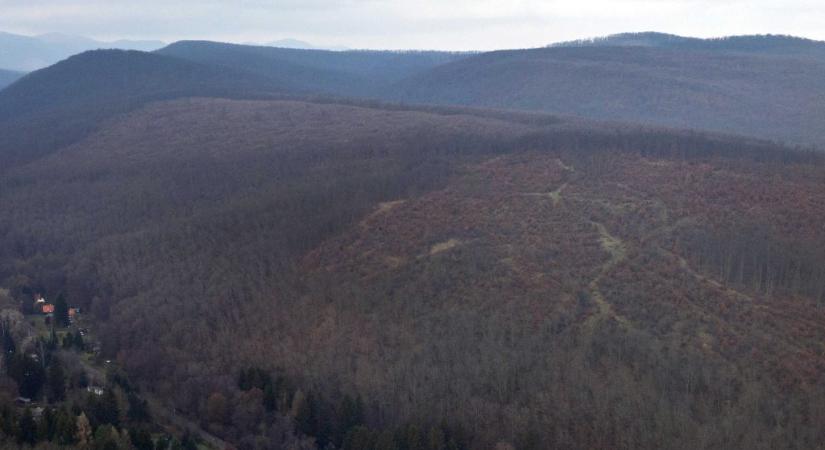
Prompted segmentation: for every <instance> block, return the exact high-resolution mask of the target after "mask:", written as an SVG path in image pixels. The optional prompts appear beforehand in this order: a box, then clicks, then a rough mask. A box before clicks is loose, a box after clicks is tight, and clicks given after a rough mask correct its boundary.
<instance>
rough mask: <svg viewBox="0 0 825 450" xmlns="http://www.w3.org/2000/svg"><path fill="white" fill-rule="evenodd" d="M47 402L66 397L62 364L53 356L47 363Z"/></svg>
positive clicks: (57, 400)
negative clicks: (49, 362)
mask: <svg viewBox="0 0 825 450" xmlns="http://www.w3.org/2000/svg"><path fill="white" fill-rule="evenodd" d="M47 395H48V399H49V402H59V401H62V400H63V399H64V398H66V379H65V376H64V375H63V365H62V364H61V363H60V360H59V359H58V358H57V357H53V358H52V361H51V364H49V374H48V393H47Z"/></svg>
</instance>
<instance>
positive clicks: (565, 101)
mask: <svg viewBox="0 0 825 450" xmlns="http://www.w3.org/2000/svg"><path fill="white" fill-rule="evenodd" d="M822 73H825V60H821V59H815V58H803V57H793V56H784V55H775V56H768V55H764V54H754V55H748V54H742V53H737V52H720V51H697V50H693V49H690V48H688V49H682V48H654V47H624V46H610V45H606V46H573V47H553V48H542V49H532V50H508V51H499V52H490V53H484V54H481V55H476V56H472V57H469V58H465V59H462V60H460V61H456V62H452V63H448V64H444V65H441V66H438V67H435V68H433V69H432V70H430V71H429V72H427V73H425V74H421V75H418V76H414V77H412V78H410V79H408V80H406V81H403V82H401V83H399V84H398V85H397V86H396V89H395V91H394V92H393V93H391V94H390V96H391V97H393V98H396V99H397V100H401V101H406V102H424V103H439V104H462V105H472V106H485V107H495V108H510V109H527V110H536V111H546V112H551V113H565V114H573V115H581V116H584V117H590V118H596V119H609V120H623V121H637V122H645V123H651V124H660V125H668V126H676V127H683V128H695V129H705V130H716V131H724V132H731V133H738V134H744V135H751V136H756V137H762V138H767V139H775V140H782V141H787V142H791V143H798V144H805V145H812V144H813V145H819V146H822V145H823V144H825V133H823V129H822V127H821V126H820V124H821V123H823V121H825V102H823V101H822V99H823V95H825V81H824V80H825V79H823V77H822V76H821V74H822Z"/></svg>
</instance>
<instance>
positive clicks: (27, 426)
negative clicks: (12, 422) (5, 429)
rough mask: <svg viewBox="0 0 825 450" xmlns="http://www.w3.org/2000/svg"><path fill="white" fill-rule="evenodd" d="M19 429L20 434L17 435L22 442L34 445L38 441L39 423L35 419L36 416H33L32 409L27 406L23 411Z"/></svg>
mask: <svg viewBox="0 0 825 450" xmlns="http://www.w3.org/2000/svg"><path fill="white" fill-rule="evenodd" d="M18 430H19V431H18V433H19V434H18V435H17V437H18V439H19V440H20V442H25V443H27V444H30V445H34V443H35V442H36V441H37V423H36V422H35V421H34V417H32V411H31V409H29V408H26V409H25V410H24V411H23V415H22V416H20V422H19V428H18Z"/></svg>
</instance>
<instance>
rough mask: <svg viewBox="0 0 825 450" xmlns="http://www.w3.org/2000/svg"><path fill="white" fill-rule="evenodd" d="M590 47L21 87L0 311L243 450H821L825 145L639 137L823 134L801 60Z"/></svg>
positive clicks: (215, 51) (77, 73) (283, 60)
mask: <svg viewBox="0 0 825 450" xmlns="http://www.w3.org/2000/svg"><path fill="white" fill-rule="evenodd" d="M610 39H612V41H611V45H595V46H592V45H585V44H583V43H582V44H581V45H569V46H566V47H557V48H543V49H534V50H513V51H503V52H491V53H485V54H473V55H470V54H446V53H431V52H420V53H415V52H413V53H392V52H324V51H311V50H294V49H277V48H265V47H248V46H237V45H229V44H216V43H208V42H181V43H177V44H173V45H171V46H169V47H167V48H164V49H162V50H160V51H158V52H156V53H143V52H134V51H111V50H109V51H93V52H86V53H82V54H80V55H77V56H74V57H71V58H69V59H67V60H65V61H62V62H60V63H58V64H55V65H54V66H51V67H49V68H46V69H43V70H39V71H35V72H33V73H30V74H28V75H26V76H24V77H23V78H21V79H20V80H19V81H17V82H16V83H14V84H13V85H11V86H10V87H8V88H7V89H4V90H2V91H0V136H3V139H0V212H2V213H0V292H1V293H2V294H3V298H4V299H5V300H4V301H5V302H6V303H9V304H15V303H22V302H30V301H31V296H32V294H34V293H40V294H45V295H46V296H47V297H49V298H53V297H57V296H58V294H63V295H65V298H67V299H68V300H67V302H68V303H67V304H71V305H72V306H76V307H80V308H81V310H82V311H83V313H82V314H83V316H84V318H87V319H86V320H89V323H90V324H91V325H90V327H92V328H93V329H94V334H95V336H97V337H99V340H100V343H101V348H100V351H101V355H100V358H101V359H102V360H103V361H106V360H107V359H108V360H111V361H113V362H112V365H113V366H116V367H118V368H119V369H122V370H124V371H125V373H127V374H128V376H129V379H130V380H133V382H134V383H136V386H137V387H139V388H140V390H141V391H142V393H143V394H145V395H146V396H147V397H151V398H157V399H162V401H163V402H165V403H166V405H165V407H166V408H165V409H164V410H166V409H168V411H171V414H169V415H170V416H171V417H172V418H173V419H175V418H182V420H184V421H187V420H186V419H189V421H191V422H194V423H196V426H197V427H199V428H201V429H203V430H205V433H208V435H209V436H214V437H215V440H216V441H218V442H222V441H226V442H229V443H230V444H231V445H234V446H237V447H238V448H242V449H258V448H272V447H275V448H279V447H288V448H306V449H311V448H330V445H332V446H334V447H335V448H342V449H353V450H354V449H361V448H365V449H366V448H368V449H377V448H381V449H390V450H391V449H405V450H410V449H423V448H432V449H450V450H453V449H456V450H459V449H460V450H465V449H489V448H499V449H508V448H518V449H540V448H583V449H584V448H587V449H616V448H639V449H661V448H677V449H678V448H683V449H718V448H743V449H745V448H747V449H785V448H787V449H809V448H816V446H817V445H820V443H821V442H823V441H825V431H823V428H822V427H821V424H822V423H823V422H825V409H823V407H822V405H825V389H824V388H823V386H825V356H823V355H825V347H823V342H825V325H823V324H825V312H823V311H825V309H823V308H822V307H823V305H825V272H823V270H824V269H823V268H824V267H825V247H823V243H825V228H823V224H824V223H825V191H823V189H822V186H823V185H825V157H823V156H822V154H821V153H818V152H814V151H810V152H808V151H801V150H799V149H792V148H789V147H784V146H782V145H781V144H777V143H772V142H769V141H763V140H758V139H755V138H749V137H738V136H733V135H729V134H715V133H712V132H708V131H695V130H679V129H675V128H664V127H660V126H659V125H654V124H665V125H672V126H678V127H684V128H694V129H695V128H700V129H705V130H720V131H725V132H733V133H741V134H746V135H751V136H761V137H767V138H773V139H784V140H788V141H792V142H800V143H822V142H825V135H823V134H822V133H823V130H822V127H821V126H820V125H821V123H823V118H825V102H823V101H822V95H823V93H825V80H823V79H822V77H821V76H820V74H821V73H822V69H823V65H825V63H822V62H819V61H817V59H816V58H813V57H810V56H806V57H789V56H774V55H770V54H768V53H770V51H767V50H764V48H765V46H764V45H762V44H764V42H762V44H760V45H762V47H760V48H761V50H758V51H756V50H755V51H754V52H750V53H748V52H744V51H736V52H732V51H728V50H726V49H725V50H721V49H710V48H703V49H696V48H693V47H691V46H694V47H695V46H696V45H699V44H700V43H697V42H693V41H684V42H683V41H681V40H680V39H681V38H673V37H669V36H659V35H642V36H638V35H636V36H625V37H613V38H610ZM633 39H636V40H639V39H642V40H643V41H644V42H642V43H641V44H642V45H636V44H633V41H632V40H633ZM771 39H773V38H771ZM669 41H674V42H676V43H678V42H683V44H678V45H681V46H686V48H681V47H680V48H676V47H678V45H676V44H672V45H671V44H668V42H669ZM770 42H778V41H775V40H771V41H770ZM792 43H793V44H794V45H803V44H804V43H800V42H797V41H793V42H792ZM688 44H690V45H688ZM729 44H730V42H727V43H725V45H729ZM702 45H709V44H706V43H705V44H702ZM736 45H737V46H739V48H740V49H741V46H742V45H744V44H741V43H737V44H736ZM804 45H807V44H804ZM804 45H803V46H804ZM725 48H727V47H725ZM771 48H773V47H771ZM763 50H764V51H763ZM321 96H324V97H321ZM341 96H353V97H359V96H363V97H369V98H368V99H364V98H348V99H342V98H340V97H341ZM375 98H378V99H383V100H388V99H390V100H400V101H403V102H408V103H401V104H382V103H379V102H378V101H376V100H375ZM410 103H416V104H419V105H417V106H410ZM430 104H436V105H441V106H433V105H430ZM448 105H449V106H448ZM468 105H469V106H468ZM478 107H489V108H491V109H481V108H478ZM502 108H511V109H522V110H526V111H506V110H502ZM546 111H552V112H558V113H560V114H559V115H551V114H547V113H546ZM561 114H565V115H561ZM567 114H576V115H580V116H584V117H585V118H575V117H571V116H568V115H567ZM592 118H598V119H610V120H612V121H611V122H599V121H595V120H593V119H592ZM618 120H622V121H624V122H618ZM626 121H637V122H640V123H641V124H627V123H626ZM21 377H22V376H21ZM110 378H115V377H110ZM5 381H8V380H5ZM70 381H71V382H72V383H74V384H76V387H83V388H85V385H82V383H80V381H77V380H70ZM75 381H77V382H75ZM121 381H122V380H121ZM0 388H3V389H7V390H12V391H13V390H14V389H15V388H16V386H15V385H14V383H11V382H4V383H0ZM12 398H13V397H12ZM121 400H123V399H121ZM130 401H131V400H130ZM115 403H117V400H116V401H115ZM121 403H123V402H121ZM130 408H131V406H130ZM65 415H66V416H70V415H69V413H68V412H67V413H66V414H65ZM114 416H117V414H114ZM114 419H115V420H117V419H118V417H114ZM2 426H4V427H5V425H2ZM70 434H71V433H70ZM293 438H294V440H290V441H289V442H290V443H291V444H295V442H298V443H300V445H298V444H295V445H287V444H286V442H287V441H288V439H293ZM424 443H426V444H424ZM296 446H297V447H296Z"/></svg>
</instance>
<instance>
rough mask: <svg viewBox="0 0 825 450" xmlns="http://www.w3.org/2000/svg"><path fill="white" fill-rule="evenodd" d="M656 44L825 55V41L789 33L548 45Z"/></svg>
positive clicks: (628, 36)
mask: <svg viewBox="0 0 825 450" xmlns="http://www.w3.org/2000/svg"><path fill="white" fill-rule="evenodd" d="M601 46H604V47H655V48H667V49H678V50H704V51H724V52H741V53H762V54H768V55H784V56H815V57H822V58H825V42H823V41H815V40H812V39H805V38H800V37H795V36H787V35H775V34H764V35H745V36H727V37H720V38H708V39H702V38H693V37H684V36H678V35H675V34H667V33H658V32H652V31H651V32H643V33H620V34H613V35H610V36H606V37H600V38H593V39H581V40H576V41H568V42H560V43H556V44H551V45H550V46H549V47H601Z"/></svg>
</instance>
